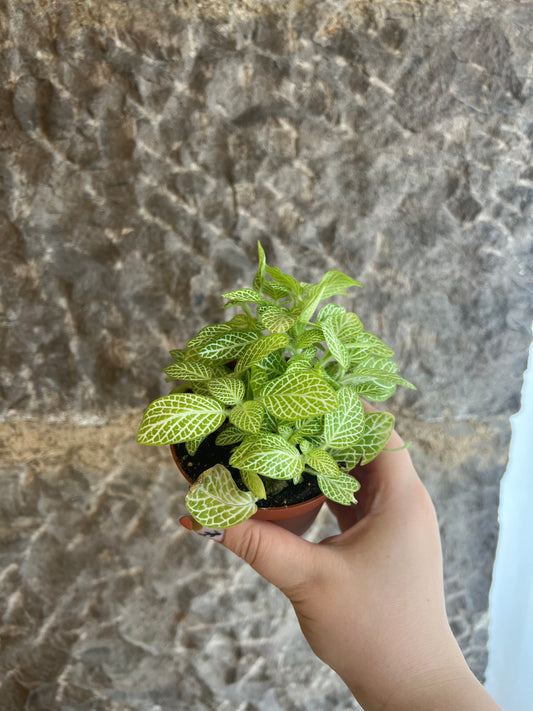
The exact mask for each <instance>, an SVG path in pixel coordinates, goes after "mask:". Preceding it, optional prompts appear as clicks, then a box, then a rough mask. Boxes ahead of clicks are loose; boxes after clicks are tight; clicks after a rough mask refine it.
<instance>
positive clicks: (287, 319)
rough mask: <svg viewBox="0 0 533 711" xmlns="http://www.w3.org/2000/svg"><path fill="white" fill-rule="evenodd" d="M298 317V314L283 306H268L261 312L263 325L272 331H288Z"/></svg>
mask: <svg viewBox="0 0 533 711" xmlns="http://www.w3.org/2000/svg"><path fill="white" fill-rule="evenodd" d="M297 319H298V314H297V313H294V312H291V311H289V309H285V308H283V306H268V307H267V308H266V309H265V310H264V311H262V312H261V325H262V326H264V327H265V328H266V329H267V330H268V331H270V332H271V333H286V332H287V331H288V330H289V328H290V327H291V326H293V325H294V324H295V323H296V321H297Z"/></svg>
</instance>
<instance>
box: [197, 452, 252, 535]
mask: <svg viewBox="0 0 533 711" xmlns="http://www.w3.org/2000/svg"><path fill="white" fill-rule="evenodd" d="M255 499H256V497H255V495H254V494H252V493H251V492H250V491H241V490H240V489H239V488H238V486H237V484H236V483H235V482H234V481H233V477H232V476H231V474H230V472H229V471H228V470H227V469H226V467H225V466H223V465H222V464H215V466H214V467H211V469H207V470H206V471H205V472H203V474H200V476H199V477H198V479H197V480H196V482H195V483H194V484H193V485H192V486H191V488H190V489H189V493H188V494H187V495H186V497H185V505H186V506H187V509H188V511H189V513H190V514H191V515H192V517H193V518H194V519H195V520H196V521H198V523H201V524H202V526H205V527H206V528H215V529H216V528H230V526H236V525H237V524H238V523H242V522H243V521H246V519H248V518H250V516H253V514H254V513H255V512H256V511H257V505H256V503H255Z"/></svg>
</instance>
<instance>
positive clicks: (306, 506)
mask: <svg viewBox="0 0 533 711" xmlns="http://www.w3.org/2000/svg"><path fill="white" fill-rule="evenodd" d="M175 447H176V445H175V444H171V445H170V451H171V452H172V458H173V459H174V462H175V464H176V466H177V467H178V469H179V470H180V472H181V473H182V475H183V478H184V479H185V480H186V481H187V482H188V483H189V484H190V485H191V486H192V485H193V484H194V481H193V480H192V479H191V478H190V477H188V476H187V474H186V473H185V470H184V469H183V467H182V465H181V462H180V459H179V457H178V455H177V453H176V449H175ZM326 499H327V497H326V495H325V494H318V495H317V496H313V498H312V499H307V500H306V501H300V502H299V503H297V504H288V505H287V506H262V507H257V511H256V512H255V514H254V516H255V517H256V518H258V519H261V518H262V516H261V512H263V511H264V512H267V511H268V512H269V513H270V514H274V518H275V519H278V518H279V519H281V518H283V516H284V514H286V512H287V511H288V510H290V511H291V512H293V513H295V514H303V513H306V512H307V511H310V510H311V509H313V508H315V507H316V506H318V504H319V503H320V504H323V503H324V501H326Z"/></svg>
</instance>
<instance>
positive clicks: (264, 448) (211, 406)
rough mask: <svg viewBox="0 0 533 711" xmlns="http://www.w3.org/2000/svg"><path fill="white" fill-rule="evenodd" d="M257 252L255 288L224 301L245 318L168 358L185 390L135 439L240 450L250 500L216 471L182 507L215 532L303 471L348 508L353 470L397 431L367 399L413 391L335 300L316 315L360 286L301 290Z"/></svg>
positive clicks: (155, 407) (330, 279) (327, 280)
mask: <svg viewBox="0 0 533 711" xmlns="http://www.w3.org/2000/svg"><path fill="white" fill-rule="evenodd" d="M258 249H259V268H258V271H257V274H256V276H255V279H254V282H253V288H251V289H238V290H236V291H230V292H227V293H225V294H223V297H224V298H226V299H227V300H228V303H227V304H226V306H227V307H232V306H236V307H238V308H240V309H241V311H242V313H239V314H237V315H236V316H234V317H233V318H232V319H231V320H229V321H227V322H226V323H218V324H214V325H210V326H205V327H204V328H202V329H201V330H200V331H199V333H198V334H197V335H196V336H195V337H194V338H192V339H191V340H190V341H189V342H188V343H187V347H186V348H184V349H178V350H173V351H171V352H170V355H171V356H172V358H173V361H174V362H173V363H171V364H170V365H168V366H167V367H166V368H164V372H165V373H166V374H167V376H168V379H169V380H177V381H181V384H180V385H178V386H177V387H175V388H174V390H173V391H172V392H171V393H170V394H169V395H165V396H163V397H160V398H158V399H157V400H155V401H154V402H153V403H152V404H151V405H150V406H149V407H148V408H147V410H146V412H145V413H144V416H143V419H142V422H141V425H140V428H139V433H138V436H137V441H138V442H139V443H141V444H151V445H168V444H176V443H183V442H184V443H185V444H186V447H187V451H188V453H189V454H190V455H191V456H194V454H195V453H196V451H197V449H198V447H199V445H200V444H201V443H202V441H203V440H204V439H205V438H206V437H207V435H209V434H211V433H213V432H217V433H218V434H217V437H216V444H217V445H220V446H226V445H233V447H234V448H233V450H232V454H231V457H230V460H229V464H230V465H231V466H233V467H235V468H237V469H238V470H239V472H240V475H241V478H242V481H243V483H244V484H245V486H246V487H247V491H243V490H241V489H240V488H239V487H238V486H237V485H236V484H235V482H234V480H233V478H232V476H231V474H230V472H229V470H228V469H227V468H226V467H225V466H224V465H223V463H220V464H217V465H215V466H214V467H211V468H210V469H207V470H206V471H204V472H203V473H202V474H201V475H200V476H199V477H198V479H197V481H196V482H195V483H194V484H193V486H192V487H191V489H190V490H189V493H188V494H187V497H186V506H187V508H188V510H189V512H190V513H191V515H192V516H193V517H194V518H195V519H196V520H197V521H198V522H199V523H201V524H202V525H204V526H206V527H209V528H228V527H230V526H234V525H236V524H238V523H241V522H242V521H245V520H246V519H247V518H249V517H250V516H252V515H253V514H254V513H255V511H256V510H257V505H256V502H257V500H258V499H265V498H266V497H267V496H268V493H269V492H271V491H275V490H276V491H277V490H279V488H280V486H281V487H283V486H286V487H290V486H292V485H293V484H298V483H299V482H300V481H301V480H302V475H303V474H304V472H307V473H309V474H312V475H314V476H316V478H317V483H318V486H319V488H320V490H321V491H322V492H323V493H324V494H325V495H326V496H327V497H328V498H329V499H331V500H332V501H336V502H338V503H340V504H344V505H347V506H348V505H350V504H352V503H353V502H354V501H355V499H354V493H355V492H356V491H357V490H358V489H359V482H358V481H357V479H355V477H353V476H352V475H351V474H349V473H348V472H350V470H352V469H353V468H354V467H355V466H356V465H357V464H361V465H364V464H367V463H368V462H370V461H371V460H372V459H374V458H375V457H376V456H377V455H378V454H379V453H380V452H381V451H382V450H383V449H384V447H385V444H386V442H387V440H388V439H389V437H390V434H391V432H392V429H393V427H394V417H393V416H392V415H391V414H390V413H388V412H372V413H365V411H364V409H363V404H362V401H361V398H363V397H364V398H366V399H368V400H370V401H373V402H382V401H384V400H386V399H387V398H388V397H390V396H391V395H392V394H393V393H394V391H395V389H396V386H398V385H403V386H405V387H408V388H413V389H414V385H412V384H411V383H409V382H408V381H406V380H404V379H403V378H402V377H401V376H400V375H398V366H397V365H396V363H395V362H394V361H393V360H392V355H393V351H392V350H391V349H390V348H389V346H387V345H386V344H385V343H383V341H381V340H380V339H379V338H377V337H376V336H374V335H373V334H371V333H368V332H367V331H365V330H364V328H363V324H362V323H361V321H360V320H359V318H358V317H357V316H356V315H355V314H354V313H351V312H349V311H346V309H345V308H344V307H342V306H339V305H337V304H335V303H332V302H331V301H328V303H326V304H324V305H322V306H321V308H319V306H320V305H321V302H323V301H327V300H329V299H330V298H331V297H333V296H336V295H345V293H346V289H348V288H349V287H352V286H360V284H358V283H357V282H356V281H354V280H353V279H352V278H350V277H349V276H346V274H343V273H342V272H340V271H337V270H332V271H328V272H327V273H326V274H325V275H324V276H323V277H322V279H321V280H320V282H319V283H318V284H307V283H305V282H300V281H297V280H296V279H294V278H293V277H292V276H289V275H288V274H284V273H283V272H281V271H280V270H279V269H278V268H276V267H269V266H267V264H266V261H265V253H264V251H263V248H262V247H261V244H258ZM317 310H318V312H317ZM315 314H316V315H315Z"/></svg>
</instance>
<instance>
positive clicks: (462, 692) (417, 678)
mask: <svg viewBox="0 0 533 711" xmlns="http://www.w3.org/2000/svg"><path fill="white" fill-rule="evenodd" d="M351 690H352V693H353V694H354V696H355V698H356V699H357V700H358V702H359V703H360V704H361V705H362V707H363V709H364V711H450V709H458V710H459V709H461V710H463V709H464V710H466V709H468V711H502V710H501V708H500V706H499V705H498V704H497V703H496V702H495V701H494V700H493V699H492V697H491V696H490V695H489V694H488V693H487V691H485V689H484V688H483V686H482V685H481V684H480V683H479V681H478V680H477V679H476V677H475V676H474V674H473V673H472V672H471V670H470V669H469V667H468V665H467V663H466V661H465V660H464V657H463V656H462V654H461V653H460V652H459V654H458V657H455V655H454V658H453V659H451V658H450V659H448V660H446V661H444V660H442V661H441V662H440V663H439V664H438V665H436V666H432V667H431V668H426V669H424V670H420V671H413V672H412V673H410V674H408V675H407V676H406V678H404V679H402V680H399V681H397V683H396V685H395V688H394V690H393V691H392V692H388V696H387V697H386V698H385V696H384V695H383V694H382V693H378V694H376V695H373V694H371V695H361V696H360V697H358V695H357V693H356V691H355V690H353V689H351ZM365 696H366V698H365Z"/></svg>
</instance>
